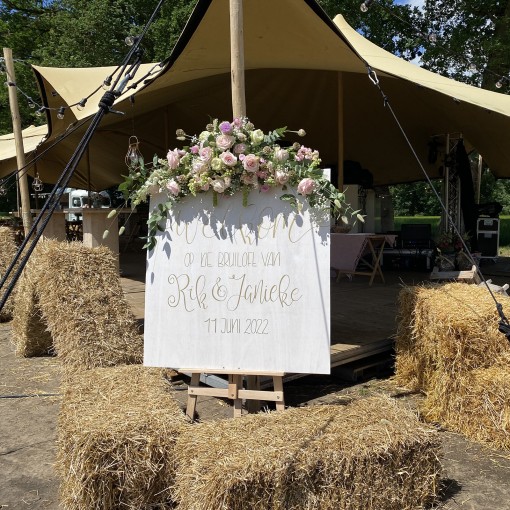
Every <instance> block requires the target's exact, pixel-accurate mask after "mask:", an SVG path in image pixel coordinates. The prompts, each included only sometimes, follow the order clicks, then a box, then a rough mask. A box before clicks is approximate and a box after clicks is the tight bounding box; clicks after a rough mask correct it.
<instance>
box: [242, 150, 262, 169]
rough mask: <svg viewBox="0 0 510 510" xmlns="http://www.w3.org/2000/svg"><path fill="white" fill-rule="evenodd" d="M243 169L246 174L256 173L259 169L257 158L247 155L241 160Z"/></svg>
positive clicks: (253, 155)
mask: <svg viewBox="0 0 510 510" xmlns="http://www.w3.org/2000/svg"><path fill="white" fill-rule="evenodd" d="M243 167H244V169H245V170H246V171H247V172H251V173H253V172H256V171H257V170H258V169H259V158H258V157H257V156H255V154H248V155H247V156H246V157H245V158H244V159H243Z"/></svg>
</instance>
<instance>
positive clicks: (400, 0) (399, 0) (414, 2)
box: [395, 0, 425, 8]
mask: <svg viewBox="0 0 510 510" xmlns="http://www.w3.org/2000/svg"><path fill="white" fill-rule="evenodd" d="M395 3H396V4H400V5H410V6H411V7H420V8H421V7H423V4H424V3H425V0H396V1H395Z"/></svg>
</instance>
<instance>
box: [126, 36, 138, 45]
mask: <svg viewBox="0 0 510 510" xmlns="http://www.w3.org/2000/svg"><path fill="white" fill-rule="evenodd" d="M137 40H138V36H137V35H128V36H127V37H126V38H125V39H124V42H125V43H126V45H127V46H133V45H134V44H135V42H136V41H137Z"/></svg>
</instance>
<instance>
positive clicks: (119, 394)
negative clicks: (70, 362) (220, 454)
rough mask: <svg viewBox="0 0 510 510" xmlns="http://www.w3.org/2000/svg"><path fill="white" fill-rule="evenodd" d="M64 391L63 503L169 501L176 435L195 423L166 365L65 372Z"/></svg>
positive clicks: (81, 507)
mask: <svg viewBox="0 0 510 510" xmlns="http://www.w3.org/2000/svg"><path fill="white" fill-rule="evenodd" d="M63 393H64V395H63V401H62V407H61V411H60V415H59V423H58V426H59V428H58V452H57V471H58V473H59V475H60V478H61V485H60V500H61V506H62V508H64V509H66V510H71V509H72V510H93V509H97V510H113V509H118V508H126V509H132V510H135V509H137V510H138V509H140V508H148V507H151V508H153V505H163V504H169V505H170V504H171V491H170V488H171V486H172V483H173V480H174V476H175V463H174V445H175V440H176V437H177V436H178V435H179V433H180V431H181V429H182V428H183V427H186V426H190V425H188V422H187V420H186V418H185V415H184V413H183V412H182V411H181V409H180V407H179V405H178V403H177V402H176V400H175V399H174V398H173V396H172V392H171V389H170V386H169V385H168V383H167V382H166V381H165V380H164V378H163V376H162V370H161V369H154V368H147V367H143V366H140V365H129V366H118V367H113V368H96V369H91V370H86V371H83V372H80V373H78V374H76V375H75V376H73V377H72V378H69V379H67V381H66V382H65V383H64V387H63ZM167 508H171V506H168V507H167Z"/></svg>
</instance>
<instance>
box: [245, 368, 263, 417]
mask: <svg viewBox="0 0 510 510" xmlns="http://www.w3.org/2000/svg"><path fill="white" fill-rule="evenodd" d="M246 386H247V387H246V389H248V390H255V391H259V390H260V377H259V376H258V375H247V376H246ZM260 407H261V405H260V400H247V401H246V409H247V411H248V412H249V413H258V412H259V411H260Z"/></svg>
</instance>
